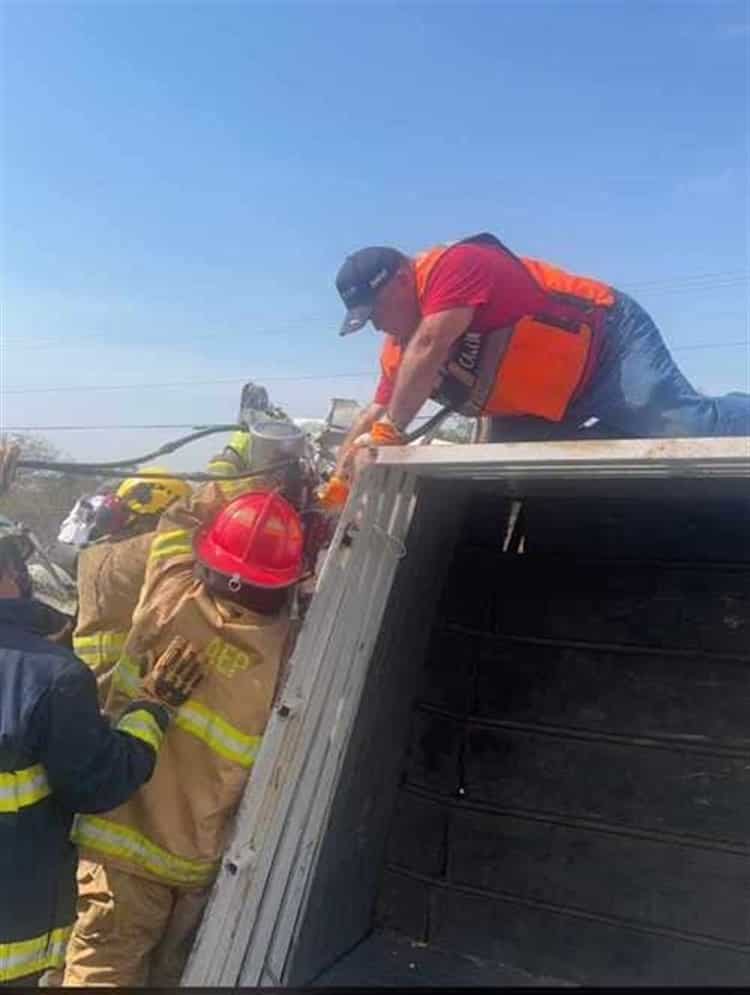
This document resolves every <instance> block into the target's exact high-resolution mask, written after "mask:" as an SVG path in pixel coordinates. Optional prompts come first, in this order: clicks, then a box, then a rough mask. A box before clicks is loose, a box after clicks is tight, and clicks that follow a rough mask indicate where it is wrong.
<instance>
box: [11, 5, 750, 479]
mask: <svg viewBox="0 0 750 995" xmlns="http://www.w3.org/2000/svg"><path fill="white" fill-rule="evenodd" d="M2 18H3V24H2V49H3V51H2V58H3V64H4V72H3V79H2V87H3V111H2V135H1V136H0V137H1V138H2V227H3V233H4V234H3V237H2V270H3V282H4V288H3V297H4V305H3V329H2V330H3V338H4V342H3V349H2V368H1V369H0V374H1V376H2V387H3V403H2V411H1V416H2V422H3V424H4V425H5V426H17V425H71V424H74V425H79V424H85V425H89V424H96V425H101V424H123V423H124V424H142V423H152V422H156V423H165V422H168V423H172V422H176V423H179V422H200V423H206V422H211V421H225V420H231V419H232V417H233V416H234V412H235V409H236V397H237V394H238V390H239V384H238V383H231V382H227V383H220V384H200V383H195V384H193V385H191V386H188V387H185V386H181V387H159V388H155V387H150V388H142V389H137V390H136V389H130V388H128V389H118V390H97V391H90V390H70V389H68V390H64V391H52V390H50V389H49V388H52V387H61V386H62V387H67V388H71V387H77V386H82V387H90V386H92V385H99V386H108V387H109V386H117V385H129V384H133V383H140V384H155V383H171V382H174V381H186V380H187V381H206V380H225V381H232V380H237V381H239V380H241V379H243V378H251V377H252V378H255V379H259V380H261V381H263V380H264V379H265V380H266V382H267V386H268V387H269V389H270V390H271V391H272V393H273V395H274V396H275V397H276V399H277V400H278V401H279V402H280V403H283V404H284V405H285V406H287V408H288V409H289V410H290V411H291V412H292V413H293V414H295V415H301V416H308V415H310V416H311V415H319V414H322V413H324V411H325V409H326V407H327V402H328V398H329V397H331V396H332V395H334V394H338V395H342V396H353V397H358V398H360V399H361V400H367V398H368V395H369V393H370V391H371V389H372V385H373V383H374V380H375V371H376V365H377V351H378V346H379V337H378V336H377V334H376V333H373V332H369V331H368V332H365V333H362V334H361V335H359V336H353V337H351V338H349V339H346V340H341V339H339V338H338V337H337V336H336V328H337V326H338V323H339V321H340V310H341V309H340V305H339V302H338V299H337V297H336V294H335V290H334V288H333V279H334V276H335V272H336V269H337V267H338V265H339V264H340V262H341V260H342V258H343V256H344V255H345V254H346V253H347V252H349V251H352V250H353V249H355V248H357V247H359V246H361V245H366V244H373V243H374V244H379V243H386V244H393V245H397V246H399V247H400V248H402V249H404V250H406V251H412V250H417V249H419V248H423V247H426V246H428V245H430V244H433V243H435V242H438V241H445V240H450V239H454V238H459V237H461V236H464V235H468V234H472V233H474V232H476V231H478V230H490V231H493V232H494V233H496V234H497V235H498V236H500V237H501V238H502V239H503V240H504V241H506V242H507V243H508V244H509V245H510V246H511V247H513V248H514V249H515V250H516V251H517V252H519V253H523V254H528V255H532V256H537V257H539V258H542V259H547V260H548V261H551V262H554V263H557V264H558V265H562V266H565V267H568V268H570V269H573V270H577V271H579V272H583V273H588V274H591V275H594V276H598V277H600V278H601V279H604V280H607V281H609V282H611V283H613V284H615V285H616V286H619V287H621V288H622V289H625V290H628V291H629V292H631V293H632V294H633V295H634V296H636V297H637V298H638V299H639V300H640V301H641V303H642V304H644V305H645V306H646V307H647V308H648V309H649V310H650V311H651V312H652V314H653V315H654V317H655V318H656V319H657V322H658V323H659V324H660V326H661V328H662V330H663V332H664V334H665V337H666V339H667V341H668V342H669V344H670V345H671V346H672V347H673V348H674V349H675V357H676V358H677V359H678V360H679V362H680V364H681V366H682V367H683V369H684V370H685V372H686V373H687V374H688V376H689V377H690V378H691V379H692V380H693V381H694V382H695V383H696V384H697V385H698V386H700V387H702V388H703V389H704V390H707V391H723V390H727V389H738V388H742V387H744V388H745V389H748V387H749V386H750V384H749V383H748V380H749V378H750V376H749V370H750V367H749V364H750V355H749V353H748V350H747V349H746V348H743V347H736V346H735V347H732V346H719V345H716V346H713V347H711V348H695V346H703V345H704V344H707V343H708V344H710V343H723V342H738V341H742V340H744V339H745V338H746V336H747V335H748V290H747V282H746V280H747V271H748V266H749V263H748V234H747V233H748V222H749V220H750V217H749V214H748V174H749V171H750V161H749V158H748V148H749V146H748V83H749V80H748V72H749V56H748V50H749V48H750V29H749V24H750V14H749V12H748V4H747V3H741V2H739V3H735V2H710V3H701V2H688V3H680V2H662V3H656V2H648V3H647V2H643V0H628V2H626V3H610V2H607V0H600V2H598V3H576V2H574V0H559V2H550V3H539V2H529V0H527V2H525V3H522V4H511V3H502V2H494V3H490V4H476V3H463V4H460V5H454V4H448V3H437V2H433V3H429V4H403V3H389V2H382V3H378V4H369V3H359V2H347V3H337V4H336V3H323V4H321V3H311V2H307V3H296V4H291V3H284V2H276V3H274V4H261V3H253V2H244V3H221V2H213V3H204V4H188V3H182V2H172V3H163V4H155V3H145V2H137V3H111V2H107V0H98V2H97V3H89V4H73V3H59V2H58V3H53V4H42V3H36V2H32V0H27V2H23V3H13V2H11V3H5V4H4V5H3V7H2ZM743 273H744V274H745V279H744V280H743V278H742V274H743ZM687 278H690V279H687ZM368 371H372V372H371V373H368ZM351 373H355V374H359V376H358V377H356V378H347V377H345V376H341V375H342V374H351ZM295 376H298V377H302V376H306V377H311V378H312V377H314V378H319V379H309V380H298V381H292V380H283V379H279V380H273V379H271V378H275V377H279V378H283V377H295ZM21 388H23V389H21ZM31 388H34V389H33V390H32V389H31ZM45 434H47V435H48V436H49V437H50V438H51V439H52V440H53V441H54V442H55V443H56V444H58V445H60V446H62V447H63V448H64V449H65V450H67V451H68V452H69V453H71V454H73V455H75V456H76V457H79V458H85V457H90V458H99V457H113V456H114V457H119V456H124V455H129V454H131V453H134V452H135V451H137V450H138V449H139V448H143V447H144V445H145V446H147V447H148V446H150V445H151V444H152V443H154V444H158V443H159V442H161V441H164V440H165V439H166V438H167V437H169V435H170V433H169V432H154V431H151V432H141V431H133V430H129V431H120V430H118V431H116V432H111V433H104V432H100V431H98V432H91V433H82V432H65V433H63V432H46V433H45ZM172 434H173V433H172ZM210 448H211V446H210V445H209V446H208V449H209V450H210ZM205 451H206V450H205V449H201V450H198V449H193V450H190V451H189V454H188V455H187V456H186V457H183V458H181V459H180V460H177V461H175V463H174V465H185V463H186V462H187V463H188V464H191V465H196V460H197V461H198V462H199V461H200V459H201V458H202V457H203V455H204V453H205Z"/></svg>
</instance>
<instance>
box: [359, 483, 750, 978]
mask: <svg viewBox="0 0 750 995" xmlns="http://www.w3.org/2000/svg"><path fill="white" fill-rule="evenodd" d="M498 503H499V502H498V498H497V497H495V496H494V495H491V494H485V495H484V496H478V497H476V498H475V499H473V504H472V505H471V508H470V511H469V514H468V516H467V519H466V521H467V526H466V528H465V531H464V533H463V537H462V540H461V542H460V544H459V546H458V548H457V552H456V555H455V558H454V561H453V565H452V568H451V570H450V571H449V579H448V583H447V585H446V587H445V590H444V591H443V596H442V601H441V607H440V610H439V611H438V615H437V618H438V621H437V623H436V624H435V626H434V629H433V633H432V639H431V642H430V646H429V649H428V652H427V654H426V659H425V664H424V669H423V673H422V676H421V683H420V687H419V690H418V693H417V698H416V701H415V704H414V707H413V713H412V725H411V734H410V742H409V748H408V754H407V756H406V758H405V760H404V762H403V774H402V780H401V784H400V788H399V792H398V799H397V804H396V811H395V816H394V818H393V822H392V825H391V828H390V834H389V843H388V855H387V862H386V867H385V869H384V873H383V878H382V883H381V889H380V894H379V899H378V904H377V912H376V923H377V925H378V926H379V927H380V928H382V929H387V930H393V931H395V932H397V933H399V934H402V935H404V936H406V937H408V938H410V939H411V940H413V941H416V942H417V943H419V944H427V945H428V947H429V948H433V949H437V950H443V951H449V952H455V953H456V954H462V955H469V956H471V957H472V958H475V959H478V960H479V961H482V962H484V963H487V964H492V963H496V964H500V963H505V964H510V965H514V966H516V967H518V968H521V969H524V970H527V971H529V972H531V973H532V974H533V975H535V976H538V975H540V974H549V975H553V976H555V977H557V978H562V979H567V980H569V981H572V982H577V983H589V984H604V985H612V984H647V983H651V984H680V983H682V984H692V985H695V984H711V983H713V984H730V983H732V984H743V983H747V981H748V979H749V978H750V862H749V861H748V857H749V855H750V845H749V844H750V804H748V799H750V515H749V507H748V502H747V501H731V502H726V503H725V502H722V503H717V502H716V501H701V502H698V501H694V500H693V501H688V500H680V499H679V498H678V499H675V498H670V499H669V500H668V501H667V500H664V501H638V500H630V501H626V502H625V501H623V502H614V501H603V500H600V501H597V502H595V503H594V502H591V501H588V502H584V501H580V500H573V499H567V498H566V499H564V500H562V499H561V500H551V499H544V500H542V499H535V500H530V501H527V502H525V503H524V505H523V509H522V515H521V518H520V519H519V527H521V528H522V529H523V532H524V534H525V541H524V543H523V546H522V548H523V550H524V551H523V553H522V555H514V554H512V553H508V552H506V553H503V551H502V538H503V537H502V535H501V534H499V532H498V527H497V523H498ZM475 962H477V961H475ZM362 983H365V981H364V980H363V981H362ZM414 983H415V984H418V983H419V980H418V978H417V977H415V979H414Z"/></svg>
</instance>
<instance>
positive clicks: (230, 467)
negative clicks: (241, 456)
mask: <svg viewBox="0 0 750 995" xmlns="http://www.w3.org/2000/svg"><path fill="white" fill-rule="evenodd" d="M208 472H209V473H215V474H216V476H217V477H224V476H226V477H228V476H229V475H230V474H232V473H237V467H236V466H235V465H234V463H232V462H231V461H230V460H227V459H212V460H211V462H210V463H209V464H208Z"/></svg>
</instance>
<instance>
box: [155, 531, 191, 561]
mask: <svg viewBox="0 0 750 995" xmlns="http://www.w3.org/2000/svg"><path fill="white" fill-rule="evenodd" d="M192 554H193V544H192V541H191V534H190V532H188V531H187V529H172V531H171V532H157V534H156V535H155V536H154V539H153V542H152V543H151V549H150V551H149V554H148V556H149V559H150V560H158V559H161V558H162V557H165V556H192Z"/></svg>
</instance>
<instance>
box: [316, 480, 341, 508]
mask: <svg viewBox="0 0 750 995" xmlns="http://www.w3.org/2000/svg"><path fill="white" fill-rule="evenodd" d="M348 497H349V484H347V482H346V481H345V480H343V479H342V478H341V477H338V476H336V475H334V476H332V477H331V478H330V480H329V481H328V482H327V483H325V484H323V486H322V487H320V488H319V489H318V501H320V503H321V504H322V505H323V507H324V508H325V509H326V511H335V510H337V509H339V508H343V507H344V505H345V504H346V500H347V498H348Z"/></svg>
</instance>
